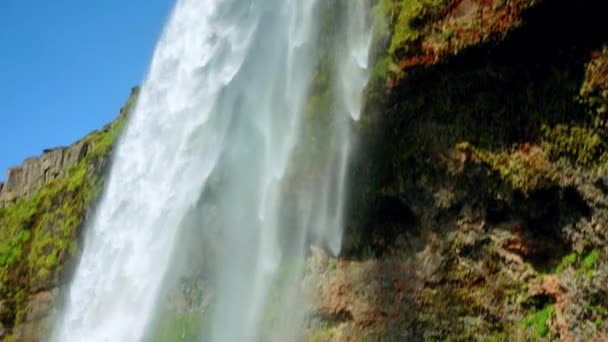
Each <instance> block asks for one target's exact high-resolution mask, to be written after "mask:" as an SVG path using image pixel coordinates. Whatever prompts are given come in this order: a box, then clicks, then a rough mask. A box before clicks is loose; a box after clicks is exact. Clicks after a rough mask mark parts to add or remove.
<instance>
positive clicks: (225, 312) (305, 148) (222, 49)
mask: <svg viewBox="0 0 608 342" xmlns="http://www.w3.org/2000/svg"><path fill="white" fill-rule="evenodd" d="M369 5H370V4H369V3H368V0H306V1H304V0H178V1H177V3H176V5H175V8H174V10H173V13H172V16H171V18H170V19H169V21H168V23H167V25H166V27H165V30H164V32H163V35H162V37H161V39H160V41H159V43H158V45H157V48H156V51H155V53H154V56H153V60H152V63H151V66H150V70H149V73H148V76H147V78H146V80H145V82H144V84H143V86H142V90H141V94H140V97H139V100H138V103H137V105H136V108H135V110H134V112H133V114H132V116H131V117H130V118H129V122H128V124H127V127H126V129H125V132H124V134H123V136H122V137H121V139H120V140H119V142H118V144H117V148H116V149H115V153H114V155H113V161H112V165H111V168H110V171H109V175H108V178H107V182H106V184H107V185H106V189H105V190H104V193H103V195H102V198H101V200H100V203H99V205H98V207H97V210H96V211H95V215H94V217H92V219H91V220H90V221H89V222H88V223H87V227H86V236H85V241H84V246H83V251H82V255H81V257H80V261H79V264H78V265H77V268H76V270H75V274H74V276H73V280H72V282H71V284H70V286H69V289H68V292H67V294H66V299H65V305H64V306H65V308H63V310H62V312H61V313H60V315H59V316H60V317H59V319H58V322H57V324H56V326H55V329H54V333H53V340H54V341H62V342H63V341H70V342H72V341H76V342H78V341H83V342H84V341H86V342H95V341H111V342H121V341H125V342H132V341H142V340H148V339H149V338H150V334H151V331H153V330H154V324H155V322H156V318H157V315H158V311H159V309H158V306H159V305H160V304H159V303H160V301H161V299H160V297H161V294H162V292H163V287H164V284H165V283H166V282H167V278H169V277H168V274H169V271H170V270H171V269H172V268H173V267H175V265H174V264H173V263H174V258H173V256H174V255H175V253H176V252H177V251H179V249H180V246H182V244H183V243H184V241H181V240H180V236H181V235H180V232H181V230H182V229H183V226H184V224H185V221H192V219H187V218H188V217H190V218H191V217H200V219H196V220H194V226H195V227H196V229H197V230H198V231H199V233H200V237H201V238H200V241H196V243H200V248H201V249H202V251H203V253H207V251H208V260H207V263H208V264H211V267H209V269H208V273H207V274H206V277H207V278H208V279H210V284H211V285H210V287H211V289H212V292H213V303H214V304H213V308H212V309H210V312H209V313H208V316H209V322H210V323H209V325H208V329H207V328H206V329H205V331H203V332H202V334H203V336H204V340H205V341H222V342H224V341H225V342H233V341H236V342H238V341H262V340H264V341H266V340H275V341H289V340H293V339H296V338H297V337H298V336H299V335H298V332H297V330H298V329H297V326H296V324H297V322H296V321H297V320H299V319H300V318H302V315H303V311H304V307H303V306H300V304H302V302H301V298H299V295H298V291H299V290H298V288H299V287H298V282H299V281H300V277H301V274H302V272H303V267H304V257H305V254H306V252H307V249H308V246H309V245H310V244H311V243H315V244H319V245H322V246H324V247H325V248H327V249H328V250H329V251H331V252H332V253H334V254H337V253H338V252H339V251H340V248H341V242H342V229H343V227H342V226H343V216H344V209H345V199H346V198H347V189H348V184H347V179H346V178H347V170H348V164H349V156H350V154H351V153H352V151H353V150H354V148H355V143H356V139H355V138H354V135H353V129H352V128H353V123H354V122H355V121H356V120H358V118H359V116H360V112H361V106H362V103H361V102H362V91H363V88H364V86H365V84H366V82H367V78H368V65H367V62H368V49H369V45H370V44H371V23H370V18H369V15H370V9H369ZM195 214H196V215H195ZM193 215H195V216H193ZM190 225H192V222H190ZM189 243H192V241H189ZM271 305H272V306H273V308H272V310H274V312H275V313H276V312H278V313H279V314H275V316H276V317H279V319H276V320H274V321H273V323H272V326H271V327H269V329H270V330H271V332H270V333H269V332H268V331H267V330H268V329H266V328H265V325H266V323H265V322H264V318H263V317H264V315H266V314H267V312H268V310H269V307H270V306H271ZM201 329H202V328H201ZM265 330H266V331H265Z"/></svg>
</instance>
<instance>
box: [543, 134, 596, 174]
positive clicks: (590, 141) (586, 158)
mask: <svg viewBox="0 0 608 342" xmlns="http://www.w3.org/2000/svg"><path fill="white" fill-rule="evenodd" d="M542 131H543V135H544V138H545V140H544V141H543V145H542V146H543V149H544V150H545V151H546V152H547V154H548V156H549V157H550V158H551V159H559V158H568V159H570V160H571V161H573V162H574V163H576V164H579V165H582V166H588V167H590V166H595V165H597V164H600V163H605V162H606V161H607V158H608V157H607V156H606V154H605V143H604V142H603V140H602V138H601V137H600V135H599V134H597V132H596V131H595V130H594V129H593V128H591V127H585V126H576V125H566V124H559V125H556V126H553V127H547V126H545V127H543V129H542Z"/></svg>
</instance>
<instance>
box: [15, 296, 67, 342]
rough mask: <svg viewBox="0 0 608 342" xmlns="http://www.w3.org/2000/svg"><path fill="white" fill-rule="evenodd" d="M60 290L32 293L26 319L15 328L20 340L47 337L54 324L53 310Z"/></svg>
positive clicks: (17, 337)
mask: <svg viewBox="0 0 608 342" xmlns="http://www.w3.org/2000/svg"><path fill="white" fill-rule="evenodd" d="M58 293H59V290H57V289H53V290H51V291H44V292H40V293H37V294H35V295H32V296H31V297H30V298H29V302H28V304H27V309H26V310H27V311H26V317H25V321H23V322H22V323H21V324H20V325H19V326H18V327H17V328H16V329H15V338H16V340H17V341H20V342H30V341H31V342H34V341H41V340H42V339H43V338H44V337H47V335H48V332H49V329H50V326H51V324H52V317H53V316H52V315H51V313H52V311H53V309H54V304H55V301H56V299H57V296H58Z"/></svg>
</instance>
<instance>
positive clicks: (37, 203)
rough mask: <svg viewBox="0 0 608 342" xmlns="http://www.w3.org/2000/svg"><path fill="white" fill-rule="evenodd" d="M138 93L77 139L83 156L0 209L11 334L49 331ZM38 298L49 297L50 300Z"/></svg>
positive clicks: (24, 336)
mask: <svg viewBox="0 0 608 342" xmlns="http://www.w3.org/2000/svg"><path fill="white" fill-rule="evenodd" d="M137 95H138V89H137V88H134V89H133V91H132V93H131V96H130V97H129V100H128V101H127V104H126V106H125V107H124V108H123V109H122V110H121V113H120V115H119V117H118V118H117V119H116V120H115V121H114V122H113V123H111V124H109V125H107V126H106V127H104V128H103V130H100V131H96V132H93V133H91V134H89V135H88V136H87V137H85V138H84V139H82V140H81V141H79V142H77V143H75V144H74V146H78V150H79V151H81V153H80V155H79V156H78V159H77V160H75V161H74V162H72V163H69V164H65V165H63V166H65V167H66V169H61V168H58V169H57V172H56V174H55V176H53V177H52V178H51V179H47V180H46V182H44V183H42V184H41V185H40V186H39V189H37V190H35V191H33V192H32V193H31V194H29V195H28V196H26V197H22V198H13V199H12V200H11V202H10V203H4V207H2V208H0V301H1V302H2V303H3V305H2V307H1V309H2V310H1V312H0V322H2V325H3V326H4V328H5V329H6V330H5V334H8V333H9V332H10V331H13V333H14V334H15V335H14V337H15V338H16V339H17V340H36V339H38V338H40V336H41V335H40V334H41V333H44V332H43V329H44V328H43V327H41V326H40V324H42V323H40V322H42V321H48V320H47V318H48V317H47V316H48V314H49V313H50V311H51V310H52V307H53V302H54V300H55V299H56V297H57V293H56V292H57V291H56V290H54V289H55V288H56V287H58V286H59V285H61V284H62V281H63V280H65V279H66V276H67V274H68V273H69V271H70V263H71V262H73V261H75V256H76V255H77V253H78V245H79V241H80V231H81V228H82V226H83V222H84V221H85V218H86V216H87V215H88V213H89V212H90V209H92V207H93V203H94V201H95V199H96V198H97V196H98V195H99V192H100V190H101V187H102V184H103V177H102V176H103V173H104V171H105V168H106V166H107V164H108V161H109V155H110V152H111V150H112V146H113V144H114V141H115V140H116V138H117V137H118V135H119V134H120V131H121V129H122V127H123V126H124V123H125V120H126V117H127V115H128V113H130V111H131V110H132V108H133V107H134V105H135V102H136V100H137ZM65 150H66V151H69V150H70V148H66V149H65ZM66 153H67V152H66ZM32 160H33V159H32ZM41 162H43V161H41ZM23 184H24V186H28V185H26V183H23ZM28 192H29V190H28ZM19 193H21V192H19ZM51 293H53V295H50V294H51ZM47 294H48V295H47ZM36 298H44V302H45V304H44V305H42V304H40V303H41V302H42V300H37V299H36ZM38 323H40V324H38Z"/></svg>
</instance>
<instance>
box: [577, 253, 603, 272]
mask: <svg viewBox="0 0 608 342" xmlns="http://www.w3.org/2000/svg"><path fill="white" fill-rule="evenodd" d="M599 259H600V252H599V251H598V250H597V249H594V250H592V251H591V252H589V254H587V256H585V257H584V258H583V260H582V261H581V270H582V271H583V272H584V273H585V274H586V275H587V276H591V275H592V274H593V271H594V270H595V269H596V267H597V263H598V261H599Z"/></svg>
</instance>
